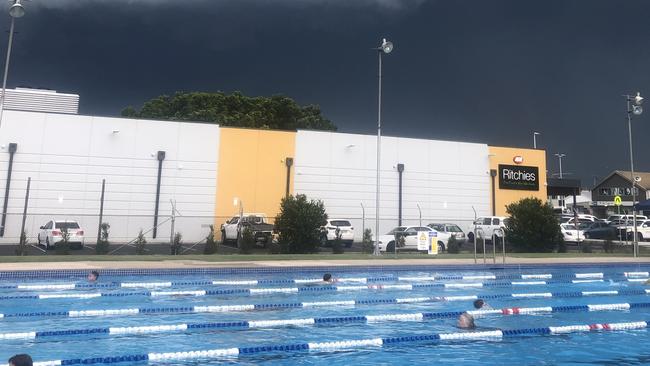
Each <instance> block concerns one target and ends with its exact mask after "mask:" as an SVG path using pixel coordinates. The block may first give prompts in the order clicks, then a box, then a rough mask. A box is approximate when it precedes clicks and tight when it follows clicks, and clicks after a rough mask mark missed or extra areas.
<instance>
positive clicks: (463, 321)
mask: <svg viewBox="0 0 650 366" xmlns="http://www.w3.org/2000/svg"><path fill="white" fill-rule="evenodd" d="M456 326H457V327H458V328H461V329H476V324H475V323H474V317H473V316H472V315H471V314H469V313H462V314H460V316H459V317H458V321H457V322H456Z"/></svg>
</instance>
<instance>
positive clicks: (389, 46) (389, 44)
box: [380, 38, 393, 54]
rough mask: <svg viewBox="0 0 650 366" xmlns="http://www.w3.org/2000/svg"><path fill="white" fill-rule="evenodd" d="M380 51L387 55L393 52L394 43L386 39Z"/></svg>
mask: <svg viewBox="0 0 650 366" xmlns="http://www.w3.org/2000/svg"><path fill="white" fill-rule="evenodd" d="M380 49H381V51H382V52H384V53H386V54H388V53H391V52H393V42H391V41H387V40H386V38H384V39H383V40H382V42H381V47H380Z"/></svg>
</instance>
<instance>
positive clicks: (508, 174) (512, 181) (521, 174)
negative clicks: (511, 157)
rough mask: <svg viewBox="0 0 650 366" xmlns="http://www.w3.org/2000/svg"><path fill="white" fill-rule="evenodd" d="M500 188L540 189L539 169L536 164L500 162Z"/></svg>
mask: <svg viewBox="0 0 650 366" xmlns="http://www.w3.org/2000/svg"><path fill="white" fill-rule="evenodd" d="M499 189H519V190H525V191H538V190H539V169H538V168H537V167H536V166H521V165H503V164H499Z"/></svg>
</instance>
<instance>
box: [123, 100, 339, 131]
mask: <svg viewBox="0 0 650 366" xmlns="http://www.w3.org/2000/svg"><path fill="white" fill-rule="evenodd" d="M122 116H123V117H128V118H146V119H161V120H172V121H193V122H206V123H218V124H219V125H221V126H233V127H248V128H263V129H273V130H296V129H313V130H332V131H335V130H336V126H335V125H334V124H333V123H332V122H331V121H330V120H328V119H327V118H325V117H323V115H322V114H321V110H320V107H319V106H317V105H307V106H300V105H298V104H297V103H296V102H295V101H294V100H293V99H291V98H289V97H285V96H282V95H273V96H271V97H248V96H245V95H243V94H242V93H240V92H234V93H232V94H225V93H223V92H216V93H204V92H177V93H176V94H174V95H172V96H168V95H161V96H159V97H156V98H153V99H151V100H149V101H147V102H145V103H144V105H143V106H142V108H141V109H140V110H139V111H138V110H136V109H135V108H133V107H131V106H129V107H127V108H125V109H124V110H122Z"/></svg>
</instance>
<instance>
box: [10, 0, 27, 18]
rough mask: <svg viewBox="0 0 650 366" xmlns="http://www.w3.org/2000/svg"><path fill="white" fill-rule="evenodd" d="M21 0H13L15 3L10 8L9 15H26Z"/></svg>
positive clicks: (15, 16)
mask: <svg viewBox="0 0 650 366" xmlns="http://www.w3.org/2000/svg"><path fill="white" fill-rule="evenodd" d="M20 1H21V0H13V3H14V4H13V5H11V7H10V8H9V15H10V16H11V17H12V18H22V17H23V16H24V15H25V8H24V7H23V4H21V3H20Z"/></svg>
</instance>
